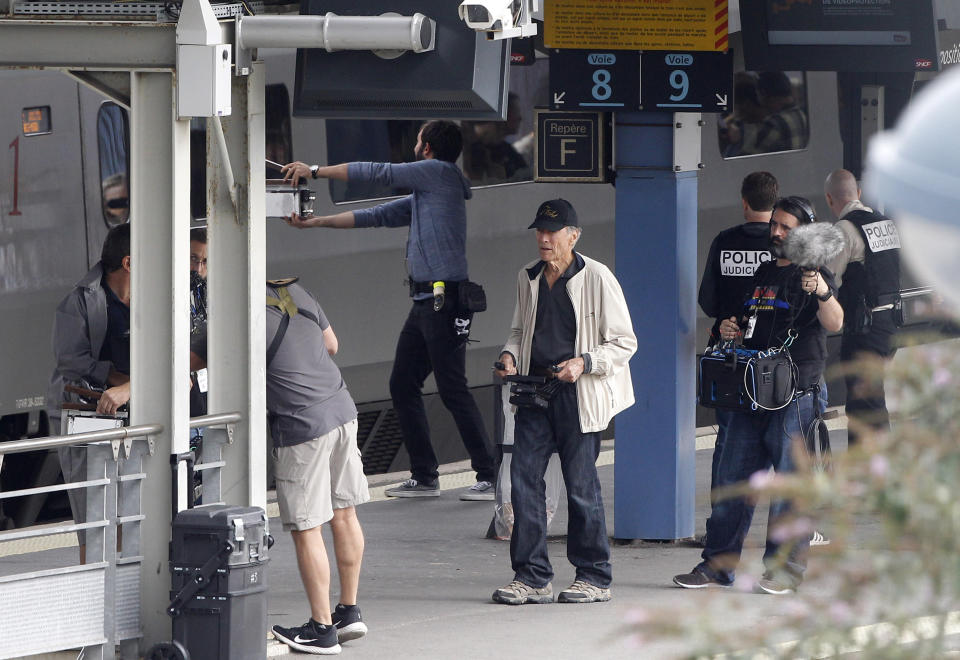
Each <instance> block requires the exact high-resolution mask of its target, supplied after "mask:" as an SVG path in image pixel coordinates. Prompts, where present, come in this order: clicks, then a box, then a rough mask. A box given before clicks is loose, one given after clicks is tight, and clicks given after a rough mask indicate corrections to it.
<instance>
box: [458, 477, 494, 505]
mask: <svg viewBox="0 0 960 660" xmlns="http://www.w3.org/2000/svg"><path fill="white" fill-rule="evenodd" d="M496 490H497V489H496V487H495V486H494V485H493V484H492V483H490V482H489V481H478V482H477V483H475V484H473V485H472V486H470V488H468V489H466V490H465V491H463V492H462V493H460V499H461V500H464V501H466V502H472V501H476V500H488V501H492V500H493V496H494V494H495V493H496Z"/></svg>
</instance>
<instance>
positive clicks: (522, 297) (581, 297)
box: [503, 254, 637, 433]
mask: <svg viewBox="0 0 960 660" xmlns="http://www.w3.org/2000/svg"><path fill="white" fill-rule="evenodd" d="M580 257H581V258H582V259H583V262H584V267H583V268H582V269H581V270H580V272H579V273H577V274H576V275H574V276H573V277H571V278H570V280H569V281H568V282H567V294H568V295H569V296H570V301H571V303H572V304H573V312H574V315H575V316H576V319H577V338H576V341H575V343H574V354H575V355H578V356H579V355H582V354H584V353H587V354H589V356H590V372H589V373H587V372H586V371H584V373H583V375H581V376H580V378H578V379H577V406H578V408H579V412H580V432H581V433H593V432H595V431H602V430H604V429H605V428H607V426H608V425H609V424H610V420H611V419H613V416H614V415H616V414H617V413H618V412H620V411H621V410H625V409H626V408H629V407H630V406H632V405H633V382H632V381H631V379H630V365H629V361H630V356H632V355H633V354H634V352H636V350H637V338H636V336H635V335H634V334H633V324H632V323H631V322H630V312H629V310H627V302H626V300H624V297H623V290H622V289H621V288H620V284H619V282H617V280H616V278H615V277H614V276H613V273H611V272H610V269H609V268H607V267H606V266H604V265H603V264H601V263H600V262H599V261H594V260H593V259H590V258H589V257H585V256H583V255H582V254H581V255H580ZM542 263H543V262H541V261H539V260H538V261H534V262H532V263H529V264H527V265H526V266H524V267H523V269H522V270H521V271H520V273H519V275H518V277H517V306H516V308H515V309H514V311H513V322H512V323H511V328H510V336H509V337H508V338H507V343H506V345H505V346H504V347H503V350H504V351H505V352H508V353H510V354H511V355H513V356H514V361H515V362H516V364H517V371H518V372H519V373H521V374H526V373H528V372H529V369H530V347H531V345H532V344H533V329H534V327H535V326H536V322H537V294H538V293H539V291H540V277H541V275H542V271H543V266H542Z"/></svg>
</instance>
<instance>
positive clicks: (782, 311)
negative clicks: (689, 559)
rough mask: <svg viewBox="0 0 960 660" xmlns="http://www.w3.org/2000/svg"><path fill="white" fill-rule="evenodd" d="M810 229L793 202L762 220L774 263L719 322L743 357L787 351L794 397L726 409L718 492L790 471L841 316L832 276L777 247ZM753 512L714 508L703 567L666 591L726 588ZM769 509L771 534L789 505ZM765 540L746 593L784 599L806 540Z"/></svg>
mask: <svg viewBox="0 0 960 660" xmlns="http://www.w3.org/2000/svg"><path fill="white" fill-rule="evenodd" d="M815 221H816V215H815V213H814V211H813V207H812V206H811V204H810V202H809V201H808V200H806V199H804V198H803V197H785V198H782V199H780V200H778V201H777V203H776V204H775V205H774V209H773V217H772V218H771V220H770V251H771V253H772V254H773V256H774V257H775V258H776V259H775V260H773V261H768V262H766V263H763V264H761V265H760V266H759V267H758V268H757V270H756V272H755V273H754V278H753V284H754V287H753V295H752V296H751V298H750V299H749V300H748V301H747V302H746V304H745V308H744V312H745V313H744V315H743V316H742V317H741V318H739V319H738V318H737V317H731V318H729V319H725V320H724V321H722V322H721V323H720V328H719V330H720V335H721V337H722V338H723V339H725V340H735V339H738V338H742V340H743V344H744V347H745V348H748V349H757V350H767V349H770V348H779V347H781V346H784V345H788V346H789V351H790V355H791V357H792V359H793V362H794V364H795V366H796V378H797V380H796V383H795V394H794V396H793V398H792V400H790V401H789V403H788V404H787V405H786V406H784V407H782V408H780V409H777V410H774V409H757V410H744V411H736V412H734V413H733V414H732V415H731V416H730V420H729V426H728V428H727V437H726V443H725V445H724V448H723V451H722V454H721V456H720V461H719V465H718V467H717V483H716V486H717V487H718V488H722V487H724V486H729V485H732V484H736V483H740V482H744V481H747V480H748V479H749V478H750V476H751V475H753V474H754V473H755V472H759V471H764V470H766V468H767V466H768V465H771V464H772V465H773V467H774V469H775V470H776V471H777V472H793V471H795V469H796V466H795V465H794V460H793V447H794V442H795V438H801V440H799V441H800V442H802V437H803V429H806V428H807V427H808V426H809V425H810V423H811V422H812V421H813V419H814V418H815V416H816V410H817V405H818V383H819V381H820V378H821V376H822V374H823V368H824V364H825V361H826V355H827V346H826V334H827V332H836V331H838V330H839V329H840V328H841V327H842V326H843V309H842V308H841V307H840V304H839V303H838V302H837V299H836V297H835V295H836V287H835V286H834V278H833V274H832V273H830V271H829V270H828V269H826V268H822V269H820V270H819V271H816V270H803V269H801V268H800V266H798V265H796V264H794V263H792V262H791V261H790V260H789V259H787V258H786V255H785V252H784V245H783V244H784V239H785V238H786V237H787V235H788V234H789V233H790V232H791V231H792V230H793V229H795V228H797V227H798V226H800V225H804V224H810V223H813V222H815ZM791 338H792V344H791V343H790V340H791ZM753 508H754V507H753V505H752V504H751V503H750V502H748V501H747V499H746V498H745V497H737V498H732V499H725V500H721V501H719V502H716V503H715V504H714V506H713V512H712V513H711V515H710V519H709V520H707V538H706V544H705V547H704V550H703V553H702V557H703V561H702V562H700V564H698V565H697V566H696V567H694V569H693V570H692V571H691V572H690V573H685V574H683V575H677V576H675V577H674V578H673V581H674V583H675V584H676V585H677V586H679V587H683V588H686V589H700V588H705V587H713V586H721V587H725V586H730V585H732V584H733V581H734V573H735V570H736V567H737V564H738V563H739V560H740V553H741V550H742V549H743V541H744V538H745V537H746V535H747V532H748V530H749V526H750V525H749V524H750V520H751V518H752V516H753ZM770 509H771V510H770V521H771V523H770V524H771V525H772V526H774V527H775V526H776V525H777V524H778V521H780V522H783V521H784V520H786V517H787V516H788V515H789V514H790V510H791V505H790V502H788V501H782V500H780V501H774V502H771V504H770ZM745 523H746V524H745ZM809 532H810V533H811V534H812V532H813V529H812V528H811V529H810V530H809ZM773 538H776V535H768V537H767V539H768V540H767V547H766V552H765V553H764V557H763V561H764V565H765V567H766V572H765V573H764V575H763V578H762V579H760V580H759V581H758V583H757V585H756V590H757V591H758V592H760V593H769V594H785V593H791V592H793V591H795V590H796V588H797V586H798V585H799V584H800V582H801V581H802V579H803V572H804V570H805V569H806V554H807V549H808V547H809V543H810V537H809V534H806V533H804V534H802V535H801V536H800V538H794V539H791V540H789V541H787V542H786V543H783V544H780V543H778V542H777V541H774V540H772V539H773Z"/></svg>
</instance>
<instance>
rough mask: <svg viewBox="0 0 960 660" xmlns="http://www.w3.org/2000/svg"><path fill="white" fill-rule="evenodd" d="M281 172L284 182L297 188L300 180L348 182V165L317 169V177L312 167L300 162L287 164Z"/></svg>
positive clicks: (327, 166) (319, 167)
mask: <svg viewBox="0 0 960 660" xmlns="http://www.w3.org/2000/svg"><path fill="white" fill-rule="evenodd" d="M280 172H281V173H282V174H283V180H284V181H289V182H290V184H291V185H293V186H296V185H297V181H299V180H300V179H311V178H316V179H336V180H337V181H346V180H347V179H348V176H349V175H348V174H347V163H340V164H339V165H324V166H318V167H317V174H316V176H314V175H313V172H312V170H311V166H310V165H307V164H306V163H302V162H300V161H294V162H292V163H287V164H286V165H284V166H283V167H282V168H280Z"/></svg>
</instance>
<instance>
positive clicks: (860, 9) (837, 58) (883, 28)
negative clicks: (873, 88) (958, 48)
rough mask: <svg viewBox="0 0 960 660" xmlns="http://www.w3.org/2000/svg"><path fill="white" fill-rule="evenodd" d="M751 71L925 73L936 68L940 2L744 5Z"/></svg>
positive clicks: (833, 0) (753, 0)
mask: <svg viewBox="0 0 960 660" xmlns="http://www.w3.org/2000/svg"><path fill="white" fill-rule="evenodd" d="M740 18H741V21H742V23H743V26H742V27H743V31H742V34H743V41H744V55H745V58H746V67H747V69H755V70H758V71H775V70H779V71H798V70H803V71H852V72H895V71H924V70H929V69H933V68H934V67H935V66H936V60H937V50H936V21H935V20H934V8H933V0H816V1H810V0H806V1H805V2H796V1H794V0H740Z"/></svg>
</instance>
